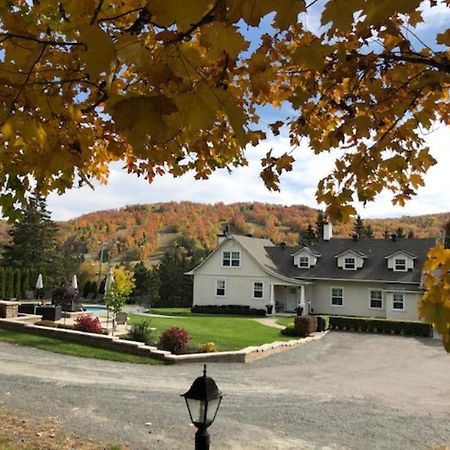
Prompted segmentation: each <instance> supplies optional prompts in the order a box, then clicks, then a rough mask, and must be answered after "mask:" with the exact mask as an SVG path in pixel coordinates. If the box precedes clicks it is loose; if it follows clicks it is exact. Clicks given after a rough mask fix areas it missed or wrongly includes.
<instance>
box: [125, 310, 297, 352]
mask: <svg viewBox="0 0 450 450" xmlns="http://www.w3.org/2000/svg"><path fill="white" fill-rule="evenodd" d="M143 320H150V323H151V325H150V326H151V327H153V328H156V332H155V339H157V338H158V337H159V335H160V334H161V332H162V331H164V330H165V329H167V328H170V327H182V328H186V329H187V330H188V331H189V333H190V334H191V336H192V340H191V341H190V343H189V345H190V346H191V347H194V348H195V347H197V346H198V345H199V344H200V343H204V342H214V343H215V344H216V345H217V346H218V347H219V351H231V350H240V349H242V348H245V347H248V346H250V345H262V344H267V343H269V342H274V341H284V340H289V339H292V338H290V337H288V336H283V335H281V334H280V330H278V329H276V328H273V327H268V326H266V325H262V324H260V323H258V322H256V321H255V320H254V319H250V318H243V317H229V316H228V317H223V316H206V317H202V316H197V315H196V316H190V317H175V316H174V317H170V318H163V317H161V318H160V317H151V318H148V317H144V316H141V315H138V314H131V315H130V316H129V321H128V323H130V324H133V323H137V322H140V321H143Z"/></svg>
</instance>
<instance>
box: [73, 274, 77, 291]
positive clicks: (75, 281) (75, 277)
mask: <svg viewBox="0 0 450 450" xmlns="http://www.w3.org/2000/svg"><path fill="white" fill-rule="evenodd" d="M72 287H73V288H74V289H75V290H77V289H78V280H77V276H76V275H74V276H73V277H72Z"/></svg>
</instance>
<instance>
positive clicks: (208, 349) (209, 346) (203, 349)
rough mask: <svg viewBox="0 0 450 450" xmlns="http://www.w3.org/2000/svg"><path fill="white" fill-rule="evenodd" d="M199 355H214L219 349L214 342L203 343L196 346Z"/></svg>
mask: <svg viewBox="0 0 450 450" xmlns="http://www.w3.org/2000/svg"><path fill="white" fill-rule="evenodd" d="M197 350H198V351H199V353H214V352H218V351H219V347H218V346H217V345H216V344H215V343H214V342H204V343H203V344H200V345H199V346H198V349H197Z"/></svg>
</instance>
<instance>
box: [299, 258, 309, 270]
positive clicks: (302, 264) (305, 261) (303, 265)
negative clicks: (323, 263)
mask: <svg viewBox="0 0 450 450" xmlns="http://www.w3.org/2000/svg"><path fill="white" fill-rule="evenodd" d="M298 267H299V268H300V269H309V258H308V256H300V257H299V258H298Z"/></svg>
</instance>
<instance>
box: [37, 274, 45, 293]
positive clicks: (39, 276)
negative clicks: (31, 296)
mask: <svg viewBox="0 0 450 450" xmlns="http://www.w3.org/2000/svg"><path fill="white" fill-rule="evenodd" d="M43 288H44V282H43V281H42V273H40V274H39V275H38V277H37V281H36V289H43Z"/></svg>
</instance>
